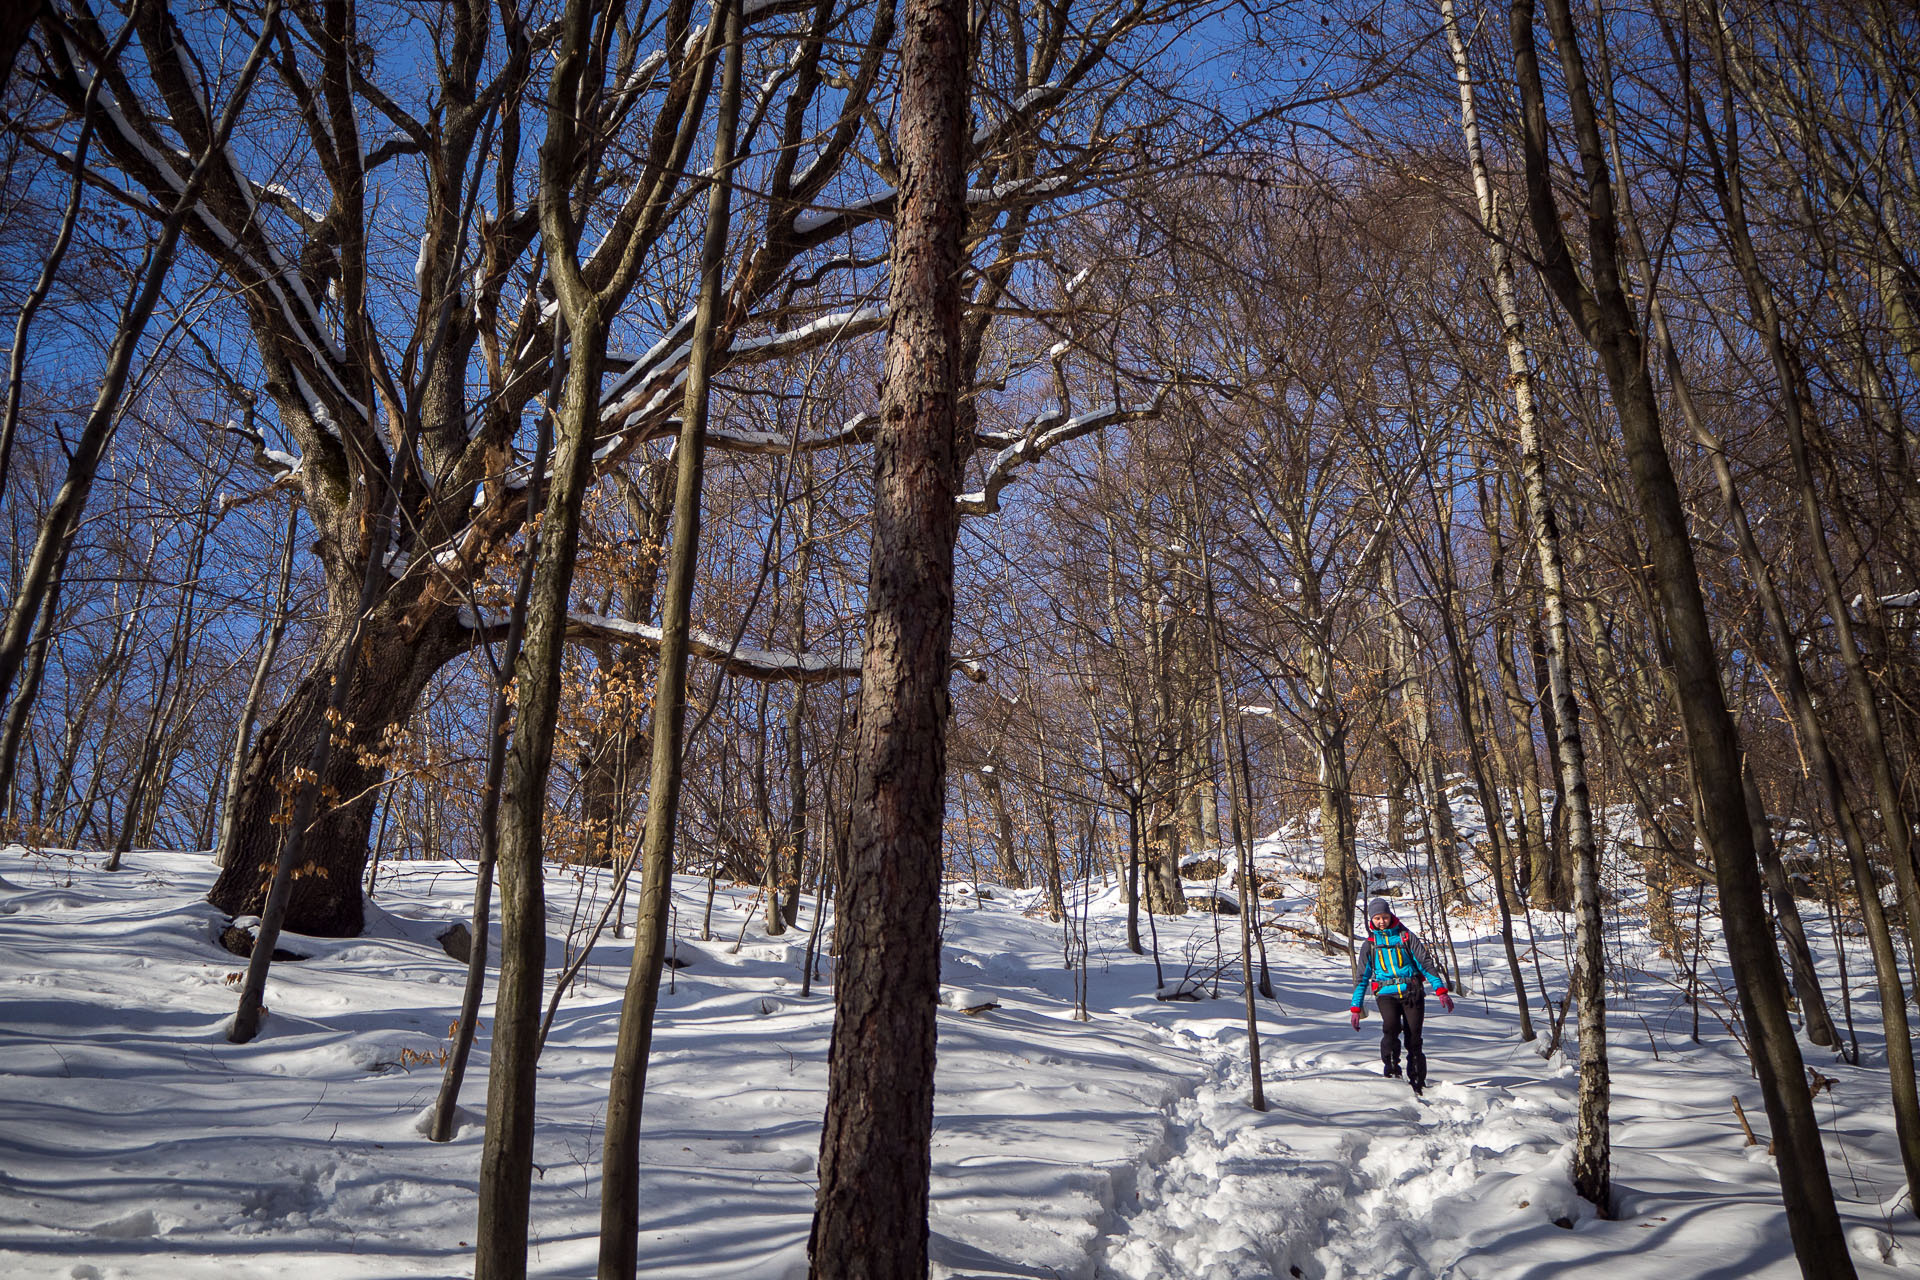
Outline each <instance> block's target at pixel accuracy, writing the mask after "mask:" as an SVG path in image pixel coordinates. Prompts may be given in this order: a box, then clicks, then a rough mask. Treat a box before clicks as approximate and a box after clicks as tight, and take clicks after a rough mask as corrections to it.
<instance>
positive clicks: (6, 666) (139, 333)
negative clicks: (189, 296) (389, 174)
mask: <svg viewBox="0 0 1920 1280" xmlns="http://www.w3.org/2000/svg"><path fill="white" fill-rule="evenodd" d="M279 25H280V6H279V0H270V3H269V4H268V6H267V9H266V12H265V13H264V14H262V15H261V19H260V34H259V36H258V37H257V38H256V39H255V41H254V44H253V49H252V51H251V52H250V53H249V54H248V55H247V60H246V63H245V64H244V65H243V66H242V67H241V69H240V76H239V79H238V80H237V81H236V82H235V84H234V89H233V96H232V97H231V98H229V99H228V100H227V105H226V107H225V108H223V109H222V111H221V113H220V118H219V120H218V121H217V122H216V123H215V126H214V130H213V134H212V137H211V138H210V140H209V145H208V147H207V150H206V151H205V152H204V153H203V154H202V155H201V156H200V158H199V159H198V160H197V161H196V162H195V163H194V166H193V172H192V173H191V174H190V175H188V178H187V181H186V183H185V185H184V186H182V187H181V189H180V195H179V197H178V198H177V199H175V200H174V202H173V206H172V207H171V208H170V209H169V210H168V211H167V216H166V217H165V218H164V219H163V220H162V221H161V224H160V233H159V235H158V237H157V238H156V239H155V241H154V243H153V246H152V248H151V249H150V250H149V251H148V253H147V257H146V260H145V262H143V263H142V264H141V268H140V273H139V276H138V278H137V279H136V280H135V282H134V285H133V288H132V289H131V290H130V291H129V294H128V297H127V301H126V304H125V305H124V307H123V308H122V309H121V312H120V320H119V325H118V327H117V329H116V330H115V333H114V338H113V344H112V346H111V347H110V348H109V350H108V352H107V362H106V371H105V372H104V373H103V374H102V376H101V379H100V389H99V391H98V392H97V393H96V394H95V396H94V400H93V405H92V407H91V408H90V409H89V410H88V411H87V417H86V421H85V422H84V423H83V424H82V425H81V428H80V434H79V435H78V437H76V438H75V440H74V443H73V446H72V448H71V449H70V450H68V452H67V474H66V478H65V480H63V481H62V482H61V485H60V488H59V491H58V492H57V493H55V495H54V499H53V505H52V506H51V507H50V508H49V509H48V511H47V514H46V516H45V517H44V518H43V519H42V520H41V522H40V532H39V536H38V538H37V539H36V541H35V543H34V547H33V551H32V553H31V555H30V556H29V558H28V560H27V566H26V569H25V571H24V572H23V573H22V574H21V576H20V583H19V586H18V587H17V588H16V589H15V592H14V597H13V604H12V606H11V608H9V609H8V611H7V618H6V624H5V626H4V627H3V628H0V698H5V697H7V696H8V695H10V694H12V693H13V692H14V680H15V678H16V677H17V676H18V675H19V673H20V664H21V662H22V661H23V660H24V658H25V656H26V651H27V646H28V643H29V639H30V637H31V635H32V633H33V628H34V623H35V621H36V620H37V619H38V617H39V615H40V611H41V608H42V606H43V605H44V604H45V603H46V598H47V593H48V591H49V589H50V587H51V585H52V582H53V577H54V575H55V573H56V571H57V565H58V564H59V563H60V562H62V561H63V560H64V559H65V557H66V549H67V547H68V545H69V544H70V543H71V541H72V539H73V536H74V533H75V532H76V531H77V530H78V529H79V527H80V518H81V516H82V515H83V514H84V513H85V511H86V506H87V499H88V497H89V496H90V495H91V494H92V492H93V481H94V477H95V476H96V475H98V474H99V470H100V463H101V460H102V459H104V458H105V457H106V453H107V446H108V445H109V444H110V443H112V441H113V434H114V430H115V428H116V427H118V426H119V423H120V417H121V408H122V406H121V397H122V395H123V393H124V392H125V391H126V388H127V380H128V378H129V377H130V376H131V375H132V372H133V358H134V356H135V355H136V354H137V353H138V351H139V349H140V342H141V339H142V338H143V337H144V336H145V335H146V331H147V322H148V321H149V320H150V319H152V317H153V312H154V308H155V307H156V306H158V305H159V302H160V295H161V293H162V291H163V290H164V288H165V285H166V281H167V275H168V273H169V272H170V271H171V270H172V268H173V259H174V253H175V251H176V250H177V249H178V248H179V244H180V232H181V229H182V228H183V227H184V226H185V225H186V221H187V218H188V216H189V215H190V214H191V213H192V212H193V210H194V208H195V206H197V205H198V204H199V201H200V193H201V192H202V191H203V190H205V188H206V184H207V179H208V177H209V175H210V174H211V173H212V172H213V167H214V158H215V157H216V156H218V155H221V154H223V153H224V152H225V150H226V145H227V139H228V138H229V137H230V136H231V135H232V133H233V126H234V122H235V121H237V120H238V119H239V117H240V112H241V109H242V108H243V107H244V106H245V104H246V101H247V96H248V95H249V94H250V93H251V92H252V90H253V82H254V79H255V77H256V76H257V75H258V74H259V71H260V68H261V67H262V66H263V65H264V63H265V60H266V53H267V49H268V46H269V45H270V43H271V42H272V40H273V37H274V33H275V32H276V31H277V30H278V28H279Z"/></svg>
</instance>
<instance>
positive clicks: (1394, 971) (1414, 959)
mask: <svg viewBox="0 0 1920 1280" xmlns="http://www.w3.org/2000/svg"><path fill="white" fill-rule="evenodd" d="M1422 981H1424V982H1425V983H1426V985H1427V986H1429V987H1431V988H1433V990H1434V992H1435V994H1438V993H1440V992H1443V991H1445V990H1446V989H1447V980H1446V979H1445V978H1443V977H1441V976H1440V975H1439V974H1437V973H1435V972H1434V969H1433V960H1432V958H1431V957H1429V956H1428V955H1427V948H1426V945H1425V944H1424V943H1422V942H1421V941H1420V939H1419V938H1417V937H1415V936H1414V933H1413V930H1411V929H1409V928H1407V926H1405V925H1403V924H1401V923H1400V920H1399V918H1398V917H1397V916H1396V917H1395V918H1394V921H1393V923H1392V924H1390V925H1388V926H1387V927H1386V928H1384V929H1369V930H1368V931H1367V941H1366V943H1365V945H1363V946H1362V947H1361V948H1360V981H1358V982H1356V983H1355V984H1354V986H1353V1002H1352V1003H1353V1007H1354V1008H1356V1009H1358V1008H1359V1007H1360V1002H1361V1001H1362V1000H1363V999H1365V998H1366V994H1367V992H1368V991H1372V992H1374V993H1375V994H1378V995H1389V996H1403V995H1405V994H1407V992H1408V991H1409V990H1411V989H1412V988H1414V987H1417V986H1419V985H1420V984H1421V982H1422Z"/></svg>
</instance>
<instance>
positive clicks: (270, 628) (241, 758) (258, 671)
mask: <svg viewBox="0 0 1920 1280" xmlns="http://www.w3.org/2000/svg"><path fill="white" fill-rule="evenodd" d="M299 520H300V508H299V506H298V505H296V504H294V503H288V504H287V532H286V535H285V537H284V538H283V539H282V541H281V544H280V585H279V588H278V589H277V590H276V591H275V592H274V595H273V605H272V608H271V610H270V611H269V614H268V618H267V627H266V635H265V637H264V639H263V641H262V643H261V645H260V657H259V659H258V660H257V661H256V662H255V663H254V664H253V679H252V680H251V681H249V682H248V684H247V700H246V702H245V703H244V704H243V705H242V706H241V708H240V723H239V724H237V725H236V726H235V727H234V730H233V755H232V756H231V757H230V758H229V760H228V761H227V782H226V787H225V788H224V794H225V799H224V800H223V802H222V803H221V806H220V836H219V838H218V839H217V840H216V841H214V846H213V864H214V865H215V866H217V867H224V866H226V865H227V864H228V863H230V862H232V861H233V833H234V829H235V827H237V826H238V825H239V810H240V783H241V779H242V777H243V776H244V774H245V773H246V767H247V747H248V745H249V744H250V743H251V742H252V741H253V722H254V721H255V720H256V719H258V718H259V715H260V701H261V699H262V697H264V696H265V694H266V691H267V675H268V673H269V672H271V671H272V670H273V659H274V656H275V655H276V654H278V653H279V652H280V641H281V640H282V639H283V638H284V637H285V636H286V634H287V594H288V589H289V587H290V586H291V585H292V582H293V541H294V535H295V532H296V530H297V529H298V527H299Z"/></svg>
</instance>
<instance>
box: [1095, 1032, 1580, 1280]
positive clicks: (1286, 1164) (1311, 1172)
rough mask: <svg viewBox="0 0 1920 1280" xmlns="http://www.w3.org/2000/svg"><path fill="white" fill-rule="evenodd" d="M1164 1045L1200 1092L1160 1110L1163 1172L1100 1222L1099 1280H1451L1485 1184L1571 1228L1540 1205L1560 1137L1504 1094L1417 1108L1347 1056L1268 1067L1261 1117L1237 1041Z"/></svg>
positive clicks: (1446, 1092)
mask: <svg viewBox="0 0 1920 1280" xmlns="http://www.w3.org/2000/svg"><path fill="white" fill-rule="evenodd" d="M1167 1038H1168V1039H1169V1040H1170V1041H1173V1042H1175V1043H1179V1044H1182V1045H1183V1047H1185V1048H1186V1049H1187V1050H1188V1051H1189V1052H1193V1053H1195V1054H1196V1055H1197V1056H1198V1057H1199V1058H1200V1059H1201V1060H1202V1061H1203V1063H1204V1064H1205V1066H1204V1073H1203V1074H1204V1078H1203V1081H1202V1083H1201V1085H1200V1087H1199V1088H1198V1089H1196V1090H1195V1091H1194V1092H1193V1093H1192V1094H1191V1095H1188V1096H1185V1097H1182V1098H1181V1099H1179V1100H1178V1101H1177V1102H1176V1103H1175V1104H1174V1105H1173V1106H1172V1107H1171V1108H1170V1109H1169V1112H1168V1117H1167V1127H1168V1140H1167V1147H1168V1153H1167V1154H1166V1156H1165V1157H1164V1158H1163V1159H1161V1160H1159V1161H1158V1162H1156V1163H1154V1164H1150V1165H1149V1166H1148V1167H1146V1168H1144V1169H1143V1170H1142V1172H1141V1175H1140V1178H1139V1180H1138V1184H1137V1190H1136V1194H1135V1196H1134V1198H1133V1203H1132V1204H1131V1205H1120V1206H1116V1211H1115V1216H1116V1220H1117V1221H1116V1224H1115V1231H1114V1233H1113V1235H1112V1236H1110V1237H1109V1238H1108V1239H1107V1240H1105V1241H1103V1242H1101V1246H1100V1247H1099V1248H1098V1249H1097V1250H1096V1264H1097V1267H1098V1274H1099V1275H1100V1276H1102V1277H1103V1278H1104V1280H1153V1278H1154V1277H1166V1276H1173V1275H1178V1276H1183V1277H1191V1278H1192V1280H1264V1278H1266V1277H1302V1278H1303V1280H1361V1278H1362V1277H1366V1278H1367V1280H1374V1278H1376V1277H1391V1278H1395V1280H1418V1278H1420V1277H1428V1276H1441V1275H1452V1274H1465V1272H1464V1270H1457V1269H1456V1264H1457V1263H1459V1262H1460V1261H1461V1260H1462V1259H1464V1258H1465V1257H1467V1256H1468V1255H1470V1254H1471V1253H1472V1251H1473V1249H1474V1247H1475V1243H1476V1241H1475V1237H1476V1236H1478V1235H1479V1234H1480V1232H1479V1230H1478V1229H1477V1228H1478V1227H1479V1226H1480V1224H1478V1223H1476V1221H1475V1219H1476V1218H1477V1217H1479V1215H1478V1214H1476V1213H1474V1212H1471V1211H1470V1210H1469V1209H1468V1206H1471V1205H1476V1204H1479V1203H1480V1202H1481V1201H1482V1200H1483V1198H1484V1197H1486V1196H1487V1195H1488V1194H1490V1193H1492V1194H1498V1193H1499V1191H1500V1188H1499V1186H1498V1184H1499V1183H1502V1182H1508V1183H1511V1184H1512V1185H1511V1186H1510V1187H1508V1188H1506V1189H1505V1190H1506V1191H1507V1194H1508V1196H1509V1197H1510V1202H1511V1203H1512V1204H1513V1205H1514V1207H1515V1208H1518V1209H1522V1210H1532V1211H1533V1212H1534V1213H1536V1214H1537V1213H1541V1212H1549V1211H1550V1212H1552V1213H1554V1214H1572V1213H1574V1212H1575V1210H1574V1209H1573V1207H1572V1203H1573V1202H1572V1197H1571V1191H1570V1189H1568V1190H1567V1191H1566V1193H1565V1194H1564V1195H1556V1193H1555V1189H1556V1187H1564V1186H1565V1184H1566V1173H1565V1168H1566V1162H1567V1147H1566V1144H1565V1142H1564V1135H1563V1133H1562V1130H1563V1129H1564V1127H1565V1126H1564V1122H1563V1121H1562V1119H1561V1118H1560V1117H1557V1116H1555V1115H1553V1114H1551V1113H1550V1112H1549V1111H1547V1110H1546V1109H1545V1108H1541V1107H1538V1106H1534V1105H1531V1104H1528V1103H1525V1102H1523V1101H1521V1100H1519V1099H1517V1098H1516V1097H1515V1096H1514V1095H1513V1094H1512V1093H1510V1091H1508V1090H1507V1089H1505V1088H1504V1087H1499V1086H1490V1087H1474V1086H1468V1085H1459V1084H1451V1083H1439V1084H1435V1085H1433V1086H1431V1087H1430V1088H1429V1090H1428V1092H1427V1096H1426V1098H1425V1099H1424V1100H1422V1099H1417V1098H1416V1097H1415V1096H1414V1095H1413V1093H1412V1091H1411V1090H1410V1089H1409V1088H1408V1086H1407V1085H1406V1084H1405V1083H1404V1082H1402V1081H1399V1080H1386V1079H1382V1078H1378V1077H1374V1076H1370V1075H1369V1074H1368V1072H1369V1071H1370V1070H1374V1069H1377V1068H1373V1067H1370V1066H1363V1065H1358V1064H1356V1063H1355V1062H1354V1061H1353V1060H1352V1055H1349V1054H1346V1053H1340V1052H1309V1053H1306V1054H1303V1055H1300V1056H1297V1057H1294V1058H1290V1059H1289V1058H1287V1057H1286V1056H1285V1054H1284V1051H1282V1052H1280V1054H1279V1055H1278V1056H1279V1060H1278V1061H1277V1062H1276V1063H1275V1065H1274V1066H1272V1067H1269V1068H1268V1070H1267V1071H1266V1073H1265V1075H1266V1097H1267V1103H1268V1108H1269V1109H1268V1111H1267V1112H1266V1113H1265V1114H1261V1113H1256V1112H1254V1111H1252V1110H1251V1109H1250V1108H1249V1107H1248V1106H1247V1102H1246V1099H1247V1083H1248V1077H1247V1064H1246V1051H1245V1041H1244V1040H1240V1039H1236V1038H1234V1037H1231V1036H1223V1037H1221V1038H1220V1039H1215V1040H1208V1039H1204V1038H1202V1037H1199V1036H1195V1035H1193V1034H1191V1033H1188V1032H1184V1031H1176V1032H1173V1033H1171V1034H1169V1035H1168V1037H1167ZM1263 1047H1265V1046H1264V1042H1263ZM1278 1048H1280V1046H1278V1045H1275V1046H1274V1049H1278ZM1274 1049H1269V1052H1270V1053H1272V1052H1273V1051H1274ZM1270 1060H1271V1059H1270ZM1303 1121H1307V1122H1310V1123H1308V1124H1302V1122H1303ZM1452 1210H1459V1212H1452Z"/></svg>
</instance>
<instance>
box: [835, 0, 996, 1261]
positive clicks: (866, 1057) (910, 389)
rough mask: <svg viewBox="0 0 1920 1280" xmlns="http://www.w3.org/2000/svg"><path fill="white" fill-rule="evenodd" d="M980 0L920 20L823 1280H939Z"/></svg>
mask: <svg viewBox="0 0 1920 1280" xmlns="http://www.w3.org/2000/svg"><path fill="white" fill-rule="evenodd" d="M967 15H968V8H967V6H966V5H965V4H964V3H961V0H907V3H906V4H905V5H904V7H903V11H902V15H901V50H900V79H901V96H900V112H899V139H898V143H897V146H896V150H897V152H898V154H899V157H900V171H901V181H900V188H899V190H900V194H899V199H898V205H897V212H896V214H895V222H894V240H893V249H892V254H891V260H890V264H891V276H892V280H891V284H890V287H889V297H888V302H889V308H890V313H889V320H888V327H887V342H886V367H885V368H886V372H885V381H884V383H883V385H882V391H881V420H880V426H879V429H878V431H877V433H876V440H875V444H874V453H875V458H874V479H875V484H874V515H873V525H874V529H873V553H872V561H871V565H870V568H869V570H868V575H867V642H866V650H865V652H864V654H863V655H862V658H861V665H860V718H859V740H858V743H857V745H856V747H855V756H854V759H855V772H854V794H853V833H852V839H851V842H850V845H849V848H848V850H847V867H846V879H845V882H844V886H843V891H842V895H841V900H840V902H841V925H840V927H841V929H842V936H843V942H844V945H843V947H842V953H841V961H840V970H839V974H838V978H837V991H836V996H837V999H836V1002H835V1008H834V1023H833V1041H832V1046H831V1048H830V1050H829V1052H828V1064H827V1112H826V1121H825V1125H824V1127H823V1130H822V1133H821V1137H820V1189H819V1197H818V1200H817V1208H816V1210H815V1214H814V1221H813V1232H812V1235H811V1237H810V1239H809V1240H808V1247H807V1253H808V1257H809V1259H810V1260H811V1271H812V1275H813V1276H814V1277H815V1278H816V1280H921V1278H922V1277H924V1276H925V1275H926V1274H927V1198H928V1190H929V1188H928V1180H929V1177H930V1175H931V1170H932V1138H933V1057H934V1012H935V1009H936V1008H937V1004H936V1000H937V997H938V994H939V983H940V934H939V922H940V837H941V827H942V819H943V816H944V809H945V798H946V719H947V710H948V705H949V700H948V693H947V678H948V676H947V668H948V660H949V657H950V653H951V649H952V637H953V543H954V536H955V534H956V532H957V528H958V520H957V516H956V512H955V507H954V494H955V491H956V488H957V485H958V482H959V479H960V461H961V456H962V455H961V449H960V442H959V441H958V440H957V439H956V438H955V437H956V427H957V425H958V423H959V421H960V417H961V405H960V397H961V395H962V394H963V393H964V391H965V390H966V388H965V387H964V386H963V385H962V382H963V378H962V369H963V367H964V366H963V351H962V347H963V339H962V332H961V321H962V311H961V309H962V305H963V293H962V266H963V264H964V262H965V253H964V249H963V242H962V237H963V235H964V233H965V230H966V223H967V211H966V187H967V181H966V139H967V129H968V98H967V56H968V48H969V37H968V27H967Z"/></svg>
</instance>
